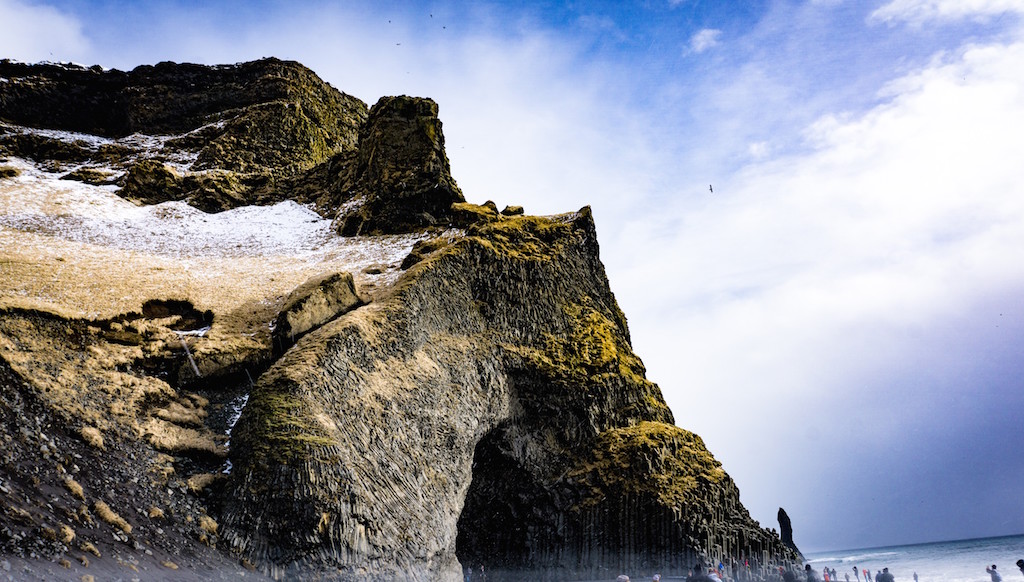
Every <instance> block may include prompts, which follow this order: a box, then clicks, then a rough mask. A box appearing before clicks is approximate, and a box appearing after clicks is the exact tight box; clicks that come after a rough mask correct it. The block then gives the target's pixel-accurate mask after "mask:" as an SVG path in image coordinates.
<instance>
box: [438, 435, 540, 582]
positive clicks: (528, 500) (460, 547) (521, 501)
mask: <svg viewBox="0 0 1024 582" xmlns="http://www.w3.org/2000/svg"><path fill="white" fill-rule="evenodd" d="M510 428H511V427H509V426H503V427H498V428H496V429H494V430H492V431H491V432H490V433H488V434H487V435H486V436H485V437H484V438H483V439H481V440H480V442H479V443H478V444H477V446H476V450H475V452H474V455H473V480H472V482H471V484H470V486H469V491H468V492H467V494H466V503H465V505H464V506H463V509H462V513H461V515H460V516H459V522H458V534H457V537H456V542H455V544H456V549H455V552H456V555H457V557H458V559H459V561H460V562H461V563H462V567H463V568H464V569H465V568H467V567H471V568H473V570H474V572H477V571H479V569H480V566H481V565H483V566H484V567H485V569H486V570H487V571H488V572H490V573H491V574H492V576H491V577H492V578H493V577H494V576H493V575H496V574H498V573H499V572H501V571H503V570H505V571H517V570H518V571H522V570H527V569H535V568H543V567H544V566H545V564H544V562H545V561H546V559H545V557H546V556H547V555H548V554H549V552H550V551H551V550H552V549H553V548H555V547H557V546H558V545H559V544H558V543H557V541H556V539H555V538H556V537H557V527H556V523H555V520H556V516H557V515H558V511H557V510H556V506H555V499H554V495H553V492H552V491H551V488H550V486H548V487H545V486H544V485H543V484H542V483H540V482H539V481H538V479H537V473H536V472H535V471H531V470H529V469H528V468H527V467H525V466H524V465H523V464H522V463H521V462H520V461H519V459H518V458H517V455H516V454H515V447H514V440H513V438H512V437H511V436H510V432H511V430H510ZM519 438H522V437H521V436H520V437H519Z"/></svg>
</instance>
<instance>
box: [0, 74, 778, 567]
mask: <svg viewBox="0 0 1024 582" xmlns="http://www.w3.org/2000/svg"><path fill="white" fill-rule="evenodd" d="M0 155H3V156H5V158H4V160H3V161H0V175H3V176H4V178H0V203H2V204H0V208H2V209H3V210H2V211H0V212H2V214H0V249H3V250H0V269H2V277H3V281H4V285H3V287H2V292H3V296H2V297H0V384H2V387H3V391H2V393H0V396H2V397H0V414H2V420H3V423H4V425H3V426H4V429H3V431H2V433H0V438H2V439H3V441H4V447H3V450H4V456H3V458H2V461H3V464H2V465H0V495H3V496H4V499H5V504H4V508H5V509H4V513H3V514H2V515H0V552H2V553H3V554H5V555H7V556H9V560H14V561H15V567H17V568H23V573H24V574H25V575H26V576H28V577H38V578H47V577H53V576H56V577H61V576H62V575H63V574H61V573H62V572H64V573H66V574H67V575H68V576H71V574H72V573H74V574H75V576H78V575H79V574H80V573H89V572H96V571H97V569H100V568H107V569H109V570H111V571H114V572H116V571H118V569H125V568H127V569H134V570H135V571H138V572H148V573H150V574H151V575H152V574H155V573H157V572H161V571H166V570H173V569H177V568H186V569H187V570H188V572H189V575H190V576H192V577H198V578H204V577H205V578H210V579H216V578H229V577H232V576H236V575H241V574H243V573H247V574H248V575H249V576H259V575H269V576H271V577H274V578H277V579H284V578H287V579H334V580H367V579H383V580H424V581H426V580H446V581H455V580H458V579H461V570H462V569H464V568H466V567H470V566H472V567H474V569H476V568H479V566H481V565H482V566H484V567H485V568H486V569H487V571H488V573H489V576H490V579H491V580H525V579H530V580H573V579H599V578H614V577H615V575H617V574H619V573H622V572H628V573H630V574H632V575H649V574H653V573H654V572H656V571H657V572H661V573H662V574H672V573H677V574H685V573H686V571H687V570H688V568H689V567H691V566H692V565H693V564H694V563H696V562H702V563H711V562H714V563H718V562H722V563H724V564H726V565H727V568H728V569H729V572H730V574H731V575H734V576H736V577H738V578H746V577H760V576H763V575H765V574H766V573H767V572H769V571H772V569H773V567H774V566H776V565H782V564H792V563H794V562H795V561H796V560H797V554H796V553H795V551H794V550H793V549H792V548H791V547H788V546H787V545H786V544H784V543H783V542H782V540H780V539H779V537H778V536H777V535H776V534H775V533H774V532H772V531H769V530H766V529H762V528H761V527H760V526H759V525H758V524H757V523H756V522H754V521H753V520H751V518H750V516H749V514H748V513H747V511H746V510H745V509H744V508H743V506H742V504H741V503H740V501H739V492H738V490H737V489H736V486H735V484H734V483H733V482H732V480H731V479H730V478H729V476H728V475H727V474H725V472H724V471H723V470H722V468H721V465H720V464H719V463H718V462H717V461H715V459H714V458H713V456H712V455H711V454H710V453H709V452H708V451H707V449H706V448H705V447H704V444H703V442H702V441H701V439H700V437H698V436H696V435H694V434H692V433H690V432H688V431H686V430H684V429H681V428H679V427H676V426H675V425H674V420H673V416H672V413H671V412H670V411H669V410H668V408H667V406H666V405H665V402H664V400H663V398H662V396H661V392H660V390H659V388H658V386H657V385H655V384H653V383H652V382H650V381H649V380H647V379H646V377H645V371H644V367H643V364H642V362H641V360H640V358H639V357H638V356H637V355H636V354H635V353H633V351H632V348H631V345H630V338H629V331H628V327H627V324H626V318H625V316H624V315H623V313H622V312H621V311H620V310H619V308H618V305H617V304H616V301H615V298H614V295H613V294H612V292H611V290H610V288H609V284H608V280H607V278H606V276H605V274H604V268H603V266H602V264H601V261H600V253H599V246H598V241H597V229H596V226H595V224H594V221H593V218H592V216H591V213H590V210H589V209H588V208H583V209H581V210H579V211H577V212H571V213H567V214H564V215H559V216H550V217H536V216H526V215H524V214H523V213H522V209H518V208H506V210H505V211H503V212H500V213H499V212H498V211H497V207H496V206H495V205H494V204H493V203H486V204H482V205H476V204H470V203H467V202H466V201H465V199H464V198H463V195H462V192H461V191H460V189H459V188H458V186H457V184H456V182H455V180H454V179H453V178H452V175H451V172H450V168H449V164H448V160H447V157H446V155H445V152H444V137H443V133H442V126H441V122H440V121H439V118H438V107H437V104H435V103H434V102H432V101H430V100H428V99H420V98H410V97H385V98H382V99H381V100H380V101H378V102H377V104H376V105H374V106H373V107H371V108H368V107H367V106H366V105H364V104H363V103H361V102H359V101H358V100H356V99H355V98H353V97H350V96H347V95H345V94H343V93H340V92H338V91H337V90H335V89H334V88H332V87H330V86H329V85H327V84H326V83H324V82H322V81H321V80H319V79H318V78H317V77H316V75H314V74H313V73H312V72H310V71H309V70H308V69H305V68H304V67H302V66H301V65H298V64H296V63H289V62H282V61H277V60H273V59H268V60H264V61H257V62H254V63H244V64H239V65H231V66H220V67H201V66H196V65H177V64H171V63H161V64H160V65H156V66H155V67H139V68H138V69H135V70H133V71H131V72H127V73H125V72H120V71H109V70H103V69H101V68H99V67H93V68H89V69H86V68H83V67H77V66H62V65H23V64H18V63H11V62H7V61H3V62H0ZM300 204H304V205H305V206H300ZM246 569H248V571H247V570H246ZM101 571H102V570H101Z"/></svg>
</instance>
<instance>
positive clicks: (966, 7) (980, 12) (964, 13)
mask: <svg viewBox="0 0 1024 582" xmlns="http://www.w3.org/2000/svg"><path fill="white" fill-rule="evenodd" d="M1007 12H1010V13H1014V12H1016V13H1018V14H1021V13H1024V3H1021V2H1020V0H893V1H892V2H890V3H889V4H886V5H885V6H882V7H881V8H879V9H878V10H875V11H874V12H872V13H871V17H870V19H871V20H875V21H882V22H889V23H893V22H897V21H904V22H911V23H914V24H921V23H924V22H927V21H931V20H960V19H963V18H969V17H970V18H985V17H993V16H998V15H1002V14H1004V13H1007Z"/></svg>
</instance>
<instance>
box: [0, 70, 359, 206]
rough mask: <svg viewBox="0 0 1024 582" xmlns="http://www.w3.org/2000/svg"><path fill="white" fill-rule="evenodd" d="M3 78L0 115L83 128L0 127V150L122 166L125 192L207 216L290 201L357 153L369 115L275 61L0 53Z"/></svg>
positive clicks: (56, 161) (12, 120)
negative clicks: (45, 60) (87, 62)
mask: <svg viewBox="0 0 1024 582" xmlns="http://www.w3.org/2000/svg"><path fill="white" fill-rule="evenodd" d="M0 78H4V79H6V81H5V82H4V83H0V121H3V122H6V123H7V124H12V125H15V126H22V127H24V128H36V129H43V130H61V131H65V132H79V133H81V134H88V135H78V134H70V135H67V134H57V133H54V132H53V131H49V132H46V131H44V132H41V133H40V132H31V131H24V129H21V128H18V129H16V128H13V127H10V126H8V127H6V128H4V127H2V126H0V153H3V152H6V153H7V154H8V155H14V156H19V157H23V158H28V159H31V160H35V161H37V162H42V163H46V164H48V165H50V166H51V167H52V168H54V169H59V168H63V167H75V169H76V171H77V170H80V169H81V166H82V165H85V167H86V168H88V167H90V166H93V165H95V166H102V167H114V168H116V169H120V170H127V174H126V176H125V177H124V179H123V182H122V185H124V186H125V188H124V189H123V190H122V193H123V195H125V196H126V197H129V198H132V199H134V200H138V201H140V202H142V203H146V204H155V203H158V202H162V201H165V200H178V199H186V200H187V201H188V202H189V203H190V204H193V205H194V206H196V207H198V208H201V209H203V210H205V211H208V212H216V211H222V210H227V209H229V208H235V207H238V206H243V205H247V204H256V203H259V204H267V203H273V202H277V201H280V200H282V199H286V198H289V197H291V193H290V192H286V190H287V189H288V188H289V187H290V186H292V185H293V184H294V182H295V181H301V180H303V179H304V175H305V173H306V172H308V171H311V170H312V169H313V168H314V167H316V166H318V165H320V164H328V163H329V162H330V160H331V159H332V158H334V157H336V156H341V157H343V158H344V157H345V156H351V155H352V154H354V152H355V149H356V145H357V142H358V139H359V131H360V128H361V127H362V125H363V123H364V121H365V120H366V116H367V107H366V105H365V104H364V103H363V102H362V101H360V100H358V99H356V98H354V97H351V96H349V95H346V94H344V93H341V92H340V91H338V90H337V89H334V88H333V87H331V86H330V85H328V84H327V83H324V82H323V81H322V80H320V78H319V77H317V76H316V75H315V74H314V73H313V72H312V71H310V70H309V69H307V68H305V67H303V66H302V65H300V64H298V63H294V62H289V61H281V60H278V59H263V60H260V61H253V62H249V63H242V64H238V65H222V66H217V67H209V66H203V65H191V64H177V63H160V64H158V65H154V66H148V65H146V66H140V67H137V68H135V69H133V70H132V71H130V72H122V71H118V70H104V69H102V68H100V67H91V68H84V67H79V66H73V65H27V64H22V63H14V62H11V61H6V60H4V61H0ZM88 136H99V138H95V137H93V138H89V137H88ZM133 136H134V137H133ZM141 136H145V139H143V137H141ZM154 145H155V146H156V149H155V151H154V147H153V146H154ZM164 164H169V166H167V167H165V166H164ZM175 166H177V167H178V169H183V170H184V169H187V170H189V172H188V174H186V175H184V176H182V175H179V172H177V171H176V170H175ZM333 210H334V209H328V211H331V212H333Z"/></svg>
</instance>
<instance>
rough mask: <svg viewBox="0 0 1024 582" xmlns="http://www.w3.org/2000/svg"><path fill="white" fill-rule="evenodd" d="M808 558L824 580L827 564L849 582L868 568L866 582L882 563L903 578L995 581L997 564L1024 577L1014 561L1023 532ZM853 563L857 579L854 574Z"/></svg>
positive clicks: (1022, 551)
mask: <svg viewBox="0 0 1024 582" xmlns="http://www.w3.org/2000/svg"><path fill="white" fill-rule="evenodd" d="M804 557H805V558H806V563H807V564H810V565H811V567H812V568H813V569H814V570H815V571H817V573H818V576H819V578H821V579H824V576H823V570H824V568H826V567H827V568H829V569H835V570H836V578H837V579H838V581H839V582H846V579H847V578H846V576H847V574H851V576H850V577H849V580H850V581H851V582H854V581H855V580H859V581H860V582H865V580H864V578H863V571H864V570H868V571H869V572H870V576H871V577H870V578H869V579H868V580H867V582H873V580H874V575H875V574H876V573H877V572H878V571H879V570H881V569H882V568H888V569H889V572H890V573H891V574H892V575H893V576H894V577H895V579H896V580H898V581H899V580H912V579H913V575H914V574H915V573H916V574H917V575H918V580H919V581H920V582H931V581H938V582H972V581H979V582H982V581H988V580H991V577H990V575H989V574H988V573H987V572H986V570H985V569H986V567H989V566H991V565H993V564H995V565H996V566H997V571H998V572H999V573H1000V574H1001V575H1002V577H1003V579H1004V581H1006V582H1009V581H1010V580H1014V579H1015V577H1017V576H1020V577H1022V578H1024V573H1022V572H1021V571H1020V569H1018V567H1017V566H1016V564H1015V562H1016V561H1017V560H1019V559H1024V534H1012V535H1001V536H990V537H980V538H967V539H960V540H941V541H932V542H919V543H913V544H900V545H889V546H873V547H866V548H849V549H840V550H824V551H817V552H807V553H805V554H804ZM854 566H856V567H857V569H858V576H857V578H854V576H853V575H852V574H853V572H852V570H853V567H854Z"/></svg>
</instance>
